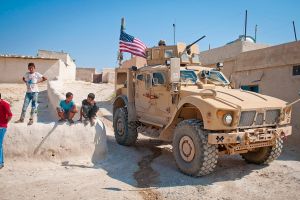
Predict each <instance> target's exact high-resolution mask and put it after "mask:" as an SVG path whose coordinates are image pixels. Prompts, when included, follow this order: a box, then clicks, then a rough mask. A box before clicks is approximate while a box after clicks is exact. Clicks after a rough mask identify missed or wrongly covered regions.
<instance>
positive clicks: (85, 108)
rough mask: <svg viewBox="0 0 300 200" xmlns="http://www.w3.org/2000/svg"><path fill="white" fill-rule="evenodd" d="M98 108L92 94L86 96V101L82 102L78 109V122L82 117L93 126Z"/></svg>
mask: <svg viewBox="0 0 300 200" xmlns="http://www.w3.org/2000/svg"><path fill="white" fill-rule="evenodd" d="M98 110H99V108H98V106H97V105H96V102H95V95H94V94H93V93H90V94H88V96H87V99H84V100H83V101H82V105H81V109H80V118H79V120H78V121H81V122H82V117H84V118H85V119H86V120H90V122H91V125H92V126H94V125H95V119H96V115H97V112H98Z"/></svg>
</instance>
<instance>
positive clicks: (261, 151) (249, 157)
mask: <svg viewBox="0 0 300 200" xmlns="http://www.w3.org/2000/svg"><path fill="white" fill-rule="evenodd" d="M282 143H283V141H282V139H281V138H277V139H276V143H275V145H274V146H270V147H261V148H257V149H256V150H255V151H249V152H248V153H244V154H241V156H242V158H243V159H245V160H246V162H248V163H254V164H268V163H270V162H272V161H273V160H276V159H277V158H278V157H279V156H280V154H281V151H282Z"/></svg>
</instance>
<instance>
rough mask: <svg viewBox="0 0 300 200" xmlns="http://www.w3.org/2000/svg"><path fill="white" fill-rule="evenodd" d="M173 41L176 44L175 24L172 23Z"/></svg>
mask: <svg viewBox="0 0 300 200" xmlns="http://www.w3.org/2000/svg"><path fill="white" fill-rule="evenodd" d="M173 41H174V45H176V24H175V23H174V24H173Z"/></svg>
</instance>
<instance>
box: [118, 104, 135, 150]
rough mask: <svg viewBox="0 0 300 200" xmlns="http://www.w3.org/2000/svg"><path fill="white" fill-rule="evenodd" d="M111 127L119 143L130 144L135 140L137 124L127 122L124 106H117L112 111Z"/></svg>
mask: <svg viewBox="0 0 300 200" xmlns="http://www.w3.org/2000/svg"><path fill="white" fill-rule="evenodd" d="M113 127H114V132H115V138H116V140H117V142H118V143H119V144H121V145H125V146H130V145H133V144H134V143H135V142H136V140H137V136H138V133H137V126H136V123H135V122H129V123H128V112H127V109H126V108H125V107H122V108H118V109H117V110H116V111H115V113H114V121H113Z"/></svg>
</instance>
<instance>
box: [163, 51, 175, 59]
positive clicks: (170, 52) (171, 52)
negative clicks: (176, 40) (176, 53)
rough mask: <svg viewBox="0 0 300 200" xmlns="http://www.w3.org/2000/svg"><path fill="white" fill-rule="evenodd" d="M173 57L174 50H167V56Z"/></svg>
mask: <svg viewBox="0 0 300 200" xmlns="http://www.w3.org/2000/svg"><path fill="white" fill-rule="evenodd" d="M172 57H173V50H172V49H167V50H165V58H172Z"/></svg>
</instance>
